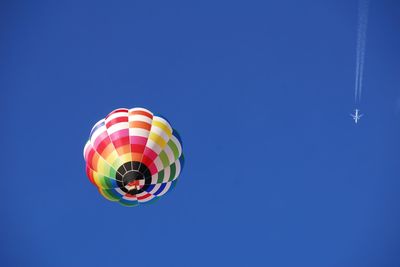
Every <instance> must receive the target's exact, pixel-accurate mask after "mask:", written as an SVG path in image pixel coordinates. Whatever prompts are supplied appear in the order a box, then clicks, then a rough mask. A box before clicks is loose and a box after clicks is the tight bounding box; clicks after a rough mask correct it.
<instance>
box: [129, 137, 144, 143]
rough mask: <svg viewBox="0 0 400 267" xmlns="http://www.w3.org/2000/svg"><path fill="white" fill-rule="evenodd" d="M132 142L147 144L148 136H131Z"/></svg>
mask: <svg viewBox="0 0 400 267" xmlns="http://www.w3.org/2000/svg"><path fill="white" fill-rule="evenodd" d="M129 138H130V142H131V144H139V145H146V143H147V138H146V137H142V136H130V137H129Z"/></svg>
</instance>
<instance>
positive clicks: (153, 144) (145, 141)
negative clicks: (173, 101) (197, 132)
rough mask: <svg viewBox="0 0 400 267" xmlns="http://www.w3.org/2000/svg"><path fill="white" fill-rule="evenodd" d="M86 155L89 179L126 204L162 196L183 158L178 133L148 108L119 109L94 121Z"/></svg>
mask: <svg viewBox="0 0 400 267" xmlns="http://www.w3.org/2000/svg"><path fill="white" fill-rule="evenodd" d="M83 154H84V158H85V161H86V173H87V176H88V177H89V180H90V181H91V182H92V183H93V184H94V185H95V186H96V187H97V188H98V190H99V192H100V193H101V194H102V195H103V196H104V197H105V198H107V199H109V200H111V201H118V202H119V203H121V204H122V205H125V206H136V205H138V204H139V203H145V202H149V201H152V200H155V199H157V198H158V197H160V196H162V195H164V194H165V193H166V192H168V191H169V190H170V189H172V188H173V187H174V185H175V184H176V182H177V178H178V176H179V173H180V172H181V170H182V167H183V163H184V157H183V153H182V141H181V139H180V137H179V134H178V133H177V132H176V130H175V129H173V128H172V127H171V125H170V124H169V122H168V121H167V120H166V119H164V118H163V117H161V116H159V115H154V114H153V113H152V112H151V111H149V110H147V109H144V108H132V109H125V108H121V109H116V110H114V111H113V112H111V113H110V114H108V116H107V117H106V118H104V119H102V120H100V121H99V122H98V123H96V124H95V125H94V126H93V129H92V131H91V133H90V137H89V141H88V142H87V143H86V145H85V148H84V151H83Z"/></svg>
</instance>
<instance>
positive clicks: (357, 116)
mask: <svg viewBox="0 0 400 267" xmlns="http://www.w3.org/2000/svg"><path fill="white" fill-rule="evenodd" d="M358 112H359V110H358V109H355V112H354V114H350V116H351V117H353V120H354V122H355V123H357V122H358V121H359V120H360V118H361V117H362V116H363V115H364V114H358Z"/></svg>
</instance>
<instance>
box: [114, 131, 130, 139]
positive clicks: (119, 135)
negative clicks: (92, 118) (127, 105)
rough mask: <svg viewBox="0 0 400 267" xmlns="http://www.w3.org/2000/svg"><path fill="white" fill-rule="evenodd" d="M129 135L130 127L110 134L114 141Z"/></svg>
mask: <svg viewBox="0 0 400 267" xmlns="http://www.w3.org/2000/svg"><path fill="white" fill-rule="evenodd" d="M128 135H129V130H128V129H123V130H119V131H118V132H115V133H113V134H112V135H110V138H111V140H112V141H115V140H118V139H120V138H122V137H127V136H128Z"/></svg>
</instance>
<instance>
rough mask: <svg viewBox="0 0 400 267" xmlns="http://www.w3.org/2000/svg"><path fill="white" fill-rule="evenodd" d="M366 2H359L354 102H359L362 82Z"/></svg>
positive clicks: (366, 16) (366, 23)
mask: <svg viewBox="0 0 400 267" xmlns="http://www.w3.org/2000/svg"><path fill="white" fill-rule="evenodd" d="M368 6H369V1H368V0H359V9H358V31H357V50H356V51H357V55H356V81H355V89H354V101H355V102H356V103H358V102H360V101H361V93H362V82H363V72H364V61H365V43H366V41H367V25H368Z"/></svg>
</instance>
